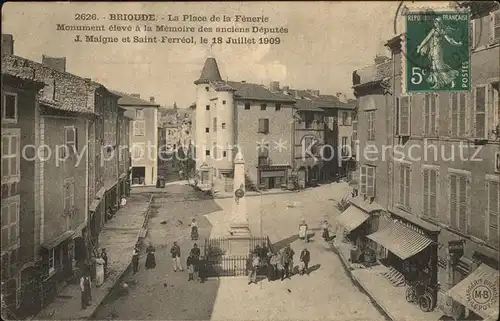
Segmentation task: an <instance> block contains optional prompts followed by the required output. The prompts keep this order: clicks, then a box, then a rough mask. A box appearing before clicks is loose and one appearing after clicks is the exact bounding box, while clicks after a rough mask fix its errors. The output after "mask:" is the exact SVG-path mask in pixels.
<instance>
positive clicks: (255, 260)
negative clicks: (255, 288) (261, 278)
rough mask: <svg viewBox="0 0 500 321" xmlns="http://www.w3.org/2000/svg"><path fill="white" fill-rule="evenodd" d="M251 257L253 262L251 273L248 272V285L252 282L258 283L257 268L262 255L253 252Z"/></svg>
mask: <svg viewBox="0 0 500 321" xmlns="http://www.w3.org/2000/svg"><path fill="white" fill-rule="evenodd" d="M251 259H252V262H251V269H250V273H249V274H248V285H250V284H252V283H255V284H257V269H258V268H259V265H260V257H259V254H258V253H253V254H252V256H251Z"/></svg>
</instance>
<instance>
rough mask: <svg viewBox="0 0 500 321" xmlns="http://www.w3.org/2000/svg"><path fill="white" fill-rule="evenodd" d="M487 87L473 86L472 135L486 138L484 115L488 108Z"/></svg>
mask: <svg viewBox="0 0 500 321" xmlns="http://www.w3.org/2000/svg"><path fill="white" fill-rule="evenodd" d="M487 105H488V87H487V86H476V87H475V88H474V116H475V117H474V136H475V137H477V138H486V137H487V134H486V116H487V113H488V110H487V108H486V106H487Z"/></svg>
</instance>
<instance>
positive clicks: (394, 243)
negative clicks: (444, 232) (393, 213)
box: [367, 222, 432, 260]
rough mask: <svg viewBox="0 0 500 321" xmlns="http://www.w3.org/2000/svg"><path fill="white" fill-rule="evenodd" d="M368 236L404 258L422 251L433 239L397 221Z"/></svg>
mask: <svg viewBox="0 0 500 321" xmlns="http://www.w3.org/2000/svg"><path fill="white" fill-rule="evenodd" d="M367 237H368V238H369V239H370V240H372V241H374V242H375V243H377V244H380V245H382V246H383V247H385V248H386V249H387V250H389V251H391V252H392V253H393V254H394V255H396V256H397V257H399V258H400V259H402V260H406V259H407V258H409V257H412V256H414V255H415V254H417V253H420V252H421V251H423V250H424V249H425V248H426V247H427V246H429V245H430V244H431V243H432V240H431V239H429V238H428V237H426V236H424V235H422V234H420V233H418V232H416V231H413V230H411V229H409V228H407V227H406V226H404V225H402V224H400V223H397V222H391V223H390V224H389V225H387V226H386V227H384V228H383V229H381V230H379V231H377V232H375V233H373V234H370V235H368V236H367Z"/></svg>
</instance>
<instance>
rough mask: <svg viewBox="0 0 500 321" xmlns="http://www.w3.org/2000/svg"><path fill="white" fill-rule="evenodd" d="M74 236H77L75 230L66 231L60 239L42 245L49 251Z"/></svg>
mask: <svg viewBox="0 0 500 321" xmlns="http://www.w3.org/2000/svg"><path fill="white" fill-rule="evenodd" d="M73 235H75V231H73V230H69V231H66V232H64V233H63V234H61V235H59V236H58V237H56V238H54V239H52V240H50V241H48V242H44V243H43V244H42V247H44V248H46V249H47V250H50V249H53V248H55V247H56V246H58V245H59V244H61V243H62V242H64V241H66V240H67V239H69V238H70V237H72V236H73Z"/></svg>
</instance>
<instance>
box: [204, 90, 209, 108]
mask: <svg viewBox="0 0 500 321" xmlns="http://www.w3.org/2000/svg"><path fill="white" fill-rule="evenodd" d="M207 88H208V87H207ZM205 110H210V105H206V106H205Z"/></svg>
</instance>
